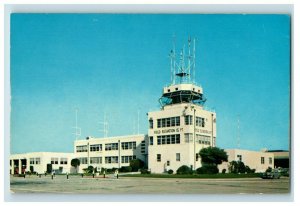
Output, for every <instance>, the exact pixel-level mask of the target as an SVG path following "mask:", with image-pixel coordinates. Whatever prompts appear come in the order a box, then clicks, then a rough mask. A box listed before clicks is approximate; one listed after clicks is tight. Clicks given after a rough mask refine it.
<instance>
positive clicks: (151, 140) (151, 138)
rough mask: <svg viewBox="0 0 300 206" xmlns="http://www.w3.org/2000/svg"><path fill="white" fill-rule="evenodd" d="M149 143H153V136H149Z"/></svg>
mask: <svg viewBox="0 0 300 206" xmlns="http://www.w3.org/2000/svg"><path fill="white" fill-rule="evenodd" d="M149 144H150V145H153V137H152V136H150V137H149Z"/></svg>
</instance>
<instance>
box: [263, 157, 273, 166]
mask: <svg viewBox="0 0 300 206" xmlns="http://www.w3.org/2000/svg"><path fill="white" fill-rule="evenodd" d="M260 163H261V164H262V165H263V164H265V157H261V158H260ZM269 164H270V165H271V164H273V159H272V157H269Z"/></svg>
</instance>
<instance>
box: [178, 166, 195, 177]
mask: <svg viewBox="0 0 300 206" xmlns="http://www.w3.org/2000/svg"><path fill="white" fill-rule="evenodd" d="M176 173H177V174H178V175H187V174H192V173H193V171H192V170H191V168H190V167H189V166H187V165H182V166H181V167H179V168H178V169H177V171H176Z"/></svg>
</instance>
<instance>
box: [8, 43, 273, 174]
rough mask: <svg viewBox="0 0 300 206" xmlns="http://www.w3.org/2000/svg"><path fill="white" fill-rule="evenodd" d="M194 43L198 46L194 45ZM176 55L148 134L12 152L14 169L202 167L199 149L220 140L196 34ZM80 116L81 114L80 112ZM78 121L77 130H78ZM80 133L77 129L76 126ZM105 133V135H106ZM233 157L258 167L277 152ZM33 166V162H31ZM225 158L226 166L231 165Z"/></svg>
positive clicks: (150, 117) (150, 114)
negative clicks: (198, 75) (199, 80)
mask: <svg viewBox="0 0 300 206" xmlns="http://www.w3.org/2000/svg"><path fill="white" fill-rule="evenodd" d="M192 44H193V46H192ZM179 57H180V58H179V62H177V61H176V53H175V48H173V50H172V51H171V53H170V68H171V81H170V84H169V85H168V86H166V87H164V88H163V90H162V96H161V97H160V98H159V102H160V104H161V108H160V110H158V111H152V112H148V113H147V116H148V122H149V128H148V134H147V135H144V134H139V135H127V136H119V137H104V138H95V137H87V138H85V139H83V140H75V141H74V153H47V152H37V153H28V154H16V155H11V156H10V162H11V165H10V170H11V174H20V173H24V172H25V171H29V170H30V168H31V169H34V171H36V172H38V173H44V172H45V171H47V165H48V164H52V165H53V170H58V171H59V172H62V173H66V172H74V168H73V167H72V166H71V159H72V158H78V159H79V160H80V166H79V168H76V170H77V172H79V173H82V172H83V169H85V168H87V167H88V166H93V167H97V168H106V169H107V168H121V167H122V166H129V162H130V160H132V159H140V160H142V161H144V162H145V164H146V165H148V169H149V170H150V171H151V172H152V173H164V172H167V171H168V170H173V171H174V172H176V170H177V169H178V168H179V167H180V166H182V165H187V166H189V167H190V168H192V169H197V168H199V167H201V158H200V157H199V155H198V153H199V151H200V150H201V149H202V148H205V147H210V146H211V147H215V146H216V142H217V116H216V113H215V112H214V111H210V110H208V109H206V108H205V107H204V103H205V101H206V98H205V96H204V92H203V88H202V87H201V86H200V85H198V84H196V82H195V40H194V41H191V39H189V41H188V51H187V53H186V52H185V49H183V50H182V51H181V52H180V55H179ZM76 122H77V116H76ZM77 129H78V128H77V123H76V131H77ZM76 135H77V132H76ZM104 136H105V135H104ZM227 152H228V154H229V161H232V160H237V158H239V159H240V160H242V161H245V164H246V165H248V166H249V167H250V168H254V169H256V171H257V172H258V171H264V170H265V169H266V168H268V167H269V166H270V167H272V168H273V167H274V156H272V154H271V153H262V152H251V151H245V150H227ZM30 166H31V167H30ZM227 167H228V165H226V164H225V163H224V164H223V165H222V168H227Z"/></svg>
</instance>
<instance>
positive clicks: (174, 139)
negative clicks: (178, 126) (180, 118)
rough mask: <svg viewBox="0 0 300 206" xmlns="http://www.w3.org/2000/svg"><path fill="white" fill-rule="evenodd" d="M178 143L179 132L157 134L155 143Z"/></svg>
mask: <svg viewBox="0 0 300 206" xmlns="http://www.w3.org/2000/svg"><path fill="white" fill-rule="evenodd" d="M163 144H180V134H172V135H162V136H157V145H163Z"/></svg>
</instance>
